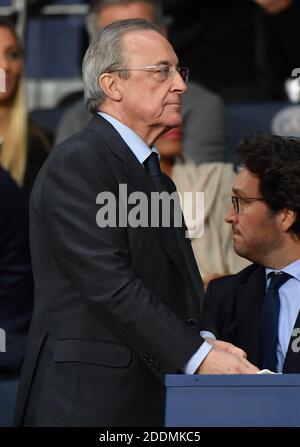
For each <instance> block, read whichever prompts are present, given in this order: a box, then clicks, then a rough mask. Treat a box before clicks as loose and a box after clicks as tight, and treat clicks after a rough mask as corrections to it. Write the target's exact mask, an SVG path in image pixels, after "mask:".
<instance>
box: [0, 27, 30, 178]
mask: <svg viewBox="0 0 300 447" xmlns="http://www.w3.org/2000/svg"><path fill="white" fill-rule="evenodd" d="M0 27H4V28H6V29H8V30H10V32H11V33H12V34H13V36H14V37H15V39H16V41H17V43H18V46H19V47H20V51H21V52H22V45H21V42H20V39H19V37H18V35H17V33H16V31H15V29H14V26H13V25H12V24H11V22H9V21H8V20H7V19H0ZM7 113H8V117H7V123H8V124H7V131H6V133H5V137H4V141H3V143H2V144H1V151H0V165H1V166H2V167H3V168H4V169H6V170H7V171H9V173H10V175H11V176H12V177H13V178H14V180H15V181H16V182H17V184H18V185H19V186H23V183H24V177H25V170H26V164H27V145H28V143H27V141H28V138H27V137H28V116H27V107H26V99H25V86H24V79H23V78H22V77H21V78H20V79H19V81H18V85H17V89H16V92H15V94H14V96H13V98H12V99H11V100H10V102H9V109H8V112H7Z"/></svg>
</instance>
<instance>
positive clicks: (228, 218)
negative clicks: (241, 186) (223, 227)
mask: <svg viewBox="0 0 300 447" xmlns="http://www.w3.org/2000/svg"><path fill="white" fill-rule="evenodd" d="M236 219H237V213H236V212H235V210H234V208H233V206H231V207H230V208H229V210H228V211H227V213H226V214H225V216H224V220H225V222H227V223H229V224H232V223H233V222H235V221H236Z"/></svg>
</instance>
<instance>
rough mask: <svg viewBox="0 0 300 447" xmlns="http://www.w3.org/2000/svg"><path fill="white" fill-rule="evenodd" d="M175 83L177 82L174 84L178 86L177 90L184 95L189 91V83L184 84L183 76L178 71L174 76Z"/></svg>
mask: <svg viewBox="0 0 300 447" xmlns="http://www.w3.org/2000/svg"><path fill="white" fill-rule="evenodd" d="M174 81H175V83H174V84H176V87H175V90H178V91H180V92H182V93H184V92H186V91H187V89H188V86H187V83H186V82H184V80H183V79H182V76H181V74H180V73H179V72H178V71H176V73H175V75H174Z"/></svg>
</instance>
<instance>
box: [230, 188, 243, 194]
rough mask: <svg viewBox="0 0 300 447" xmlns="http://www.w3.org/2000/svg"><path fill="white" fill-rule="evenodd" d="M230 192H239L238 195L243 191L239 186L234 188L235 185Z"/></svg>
mask: <svg viewBox="0 0 300 447" xmlns="http://www.w3.org/2000/svg"><path fill="white" fill-rule="evenodd" d="M232 192H233V193H234V194H239V195H241V194H243V191H242V190H241V189H240V188H235V187H233V188H232Z"/></svg>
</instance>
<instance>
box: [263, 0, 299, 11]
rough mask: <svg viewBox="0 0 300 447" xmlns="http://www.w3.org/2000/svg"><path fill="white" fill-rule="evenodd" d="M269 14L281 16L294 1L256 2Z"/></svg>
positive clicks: (272, 0)
mask: <svg viewBox="0 0 300 447" xmlns="http://www.w3.org/2000/svg"><path fill="white" fill-rule="evenodd" d="M255 2H256V3H257V4H258V5H259V6H261V7H262V8H263V9H264V10H265V11H266V12H267V13H268V14H279V13H280V12H282V11H284V10H285V9H287V8H289V7H290V6H291V5H292V3H293V0H255Z"/></svg>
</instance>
